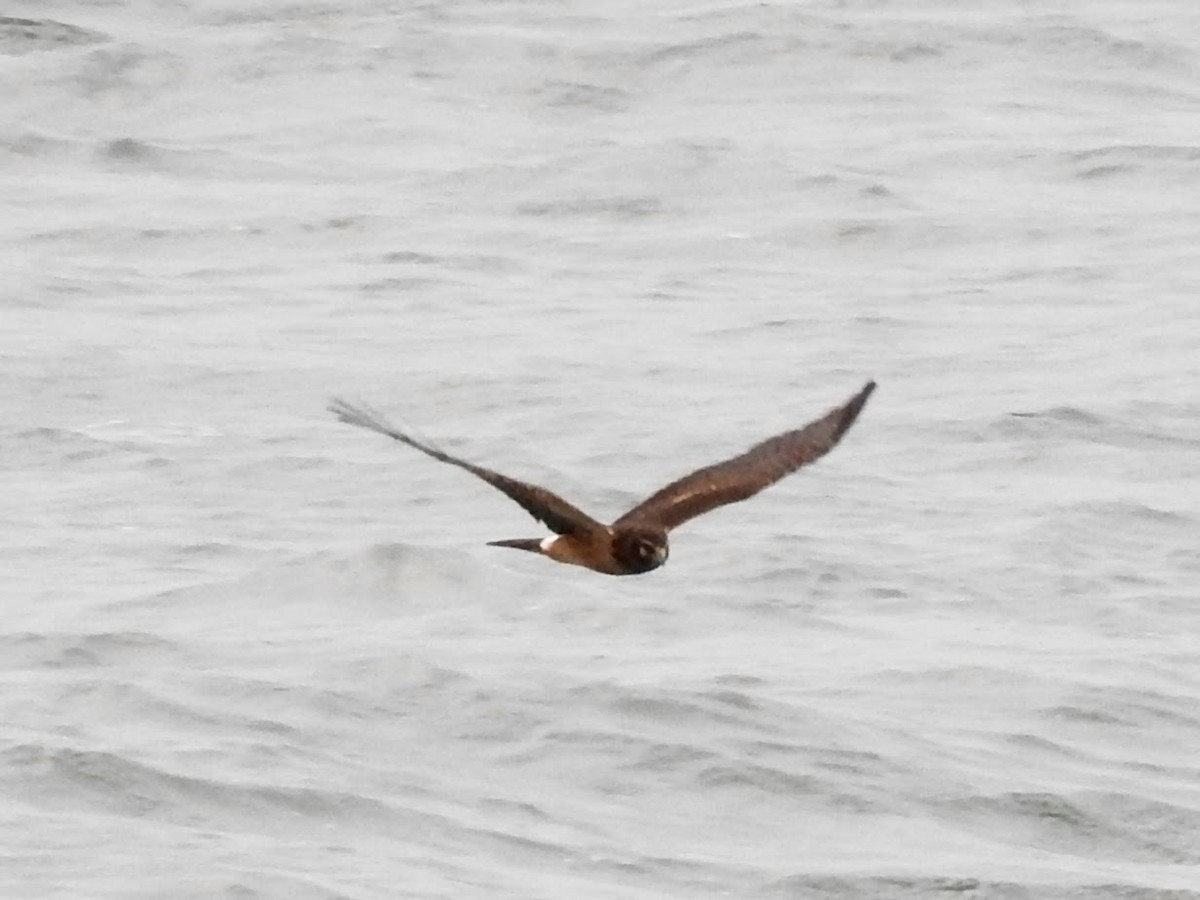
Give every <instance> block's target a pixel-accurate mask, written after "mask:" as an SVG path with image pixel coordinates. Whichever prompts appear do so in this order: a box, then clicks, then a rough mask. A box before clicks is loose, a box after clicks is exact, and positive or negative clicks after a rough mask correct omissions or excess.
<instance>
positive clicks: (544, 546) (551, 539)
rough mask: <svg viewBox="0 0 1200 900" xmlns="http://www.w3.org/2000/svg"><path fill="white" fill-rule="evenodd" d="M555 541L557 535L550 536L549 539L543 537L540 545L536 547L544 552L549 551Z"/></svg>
mask: <svg viewBox="0 0 1200 900" xmlns="http://www.w3.org/2000/svg"><path fill="white" fill-rule="evenodd" d="M557 540H558V535H557V534H552V535H550V537H544V538H542V542H541V543H540V544H538V546H539V547H540V548H541V549H542V550H543V551H545V550H549V549H550V548H551V547H552V546H554V542H555V541H557Z"/></svg>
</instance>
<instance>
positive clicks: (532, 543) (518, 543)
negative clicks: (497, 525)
mask: <svg viewBox="0 0 1200 900" xmlns="http://www.w3.org/2000/svg"><path fill="white" fill-rule="evenodd" d="M488 546H489V547H512V548H513V549H514V550H528V551H530V552H531V553H541V552H542V542H541V541H540V540H538V539H537V538H509V539H508V540H507V541H488Z"/></svg>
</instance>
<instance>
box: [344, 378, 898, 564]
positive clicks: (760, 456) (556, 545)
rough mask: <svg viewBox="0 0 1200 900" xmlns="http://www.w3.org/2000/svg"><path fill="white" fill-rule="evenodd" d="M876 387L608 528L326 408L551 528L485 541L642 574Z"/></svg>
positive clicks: (845, 425) (363, 415) (841, 429)
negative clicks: (464, 474) (672, 543)
mask: <svg viewBox="0 0 1200 900" xmlns="http://www.w3.org/2000/svg"><path fill="white" fill-rule="evenodd" d="M874 390H875V382H874V381H868V382H867V383H866V385H865V386H864V387H863V388H862V390H860V391H859V392H858V393H857V394H855V395H854V396H853V397H851V398H850V399H849V400H847V401H846V402H845V403H844V404H842V405H841V406H839V407H837V408H836V409H832V410H830V411H829V412H828V413H826V414H825V415H823V416H821V418H819V419H816V420H814V421H812V422H810V423H809V424H807V425H805V426H804V427H803V428H798V429H796V430H795V431H785V432H784V433H783V434H777V435H775V436H774V437H771V438H767V439H766V440H765V441H762V442H760V443H758V444H755V445H754V446H753V447H751V448H750V449H749V450H747V451H746V452H745V453H743V454H741V455H740V456H734V457H732V458H731V459H726V460H724V461H722V462H719V463H715V464H713V465H711V466H705V467H704V468H703V469H697V470H696V471H695V472H692V473H691V474H690V475H684V476H683V477H682V478H680V479H678V480H677V481H672V482H671V483H670V484H668V485H667V486H666V487H665V488H663V489H662V490H660V491H658V492H657V493H655V494H653V495H651V496H650V498H649V499H647V500H643V501H642V502H641V503H639V504H638V505H637V506H635V507H634V508H633V509H631V510H629V512H627V513H625V514H624V515H623V516H621V517H620V518H619V519H617V520H616V521H615V522H613V523H612V524H611V525H605V524H603V523H602V522H599V521H597V520H596V519H593V518H592V517H591V516H589V515H588V514H587V513H585V512H583V511H581V510H579V509H577V508H576V507H574V506H572V505H571V504H570V503H568V502H567V501H566V500H564V499H563V498H562V497H560V496H558V495H557V494H555V493H553V492H551V491H548V490H546V488H543V487H539V486H538V485H536V484H529V483H528V482H524V481H517V480H516V479H515V478H509V477H508V476H507V475H501V474H500V473H499V472H493V471H492V470H491V469H485V468H484V467H483V466H477V465H475V464H474V463H471V462H467V461H466V460H465V459H459V458H458V457H456V456H451V455H450V454H449V453H446V452H445V451H443V450H440V449H439V448H437V447H435V446H434V445H433V444H431V443H428V442H425V441H420V440H417V439H416V438H415V437H413V436H412V435H409V434H405V433H404V432H402V431H398V430H397V429H396V428H394V427H393V426H392V425H391V424H389V423H388V422H387V420H386V419H384V418H383V417H382V416H381V415H380V414H379V413H377V412H375V411H374V410H372V409H371V408H370V407H366V406H353V405H351V404H349V403H347V402H346V401H344V400H338V399H334V400H333V401H331V402H330V404H329V411H330V412H332V413H333V414H334V415H335V416H337V417H338V419H340V420H341V421H343V422H345V423H346V424H348V425H357V426H358V427H359V428H367V429H370V430H371V431H377V432H379V433H380V434H383V435H386V436H388V437H390V438H392V439H394V440H397V441H400V443H402V444H407V445H408V446H410V447H412V448H414V449H416V450H420V451H421V452H422V453H424V454H426V455H427V456H432V457H433V458H434V459H436V460H438V461H440V462H444V463H449V464H450V465H452V466H458V467H459V468H460V469H466V470H467V471H468V472H470V473H471V474H472V475H475V476H476V477H478V478H481V479H483V480H484V481H486V482H487V483H488V484H490V485H491V486H492V487H494V488H496V489H497V490H498V491H500V492H502V493H503V494H505V495H506V496H508V497H509V499H511V500H513V501H515V502H516V503H517V504H518V505H519V506H521V507H522V508H523V509H524V510H525V511H526V512H527V513H529V514H530V515H531V516H533V517H534V518H535V519H537V520H538V521H539V522H541V523H543V524H544V525H546V527H548V528H549V529H550V530H551V531H552V532H554V534H553V535H551V536H550V537H546V538H514V539H509V540H504V541H489V542H488V543H489V545H490V546H493V547H512V548H513V549H516V550H528V551H530V552H532V553H540V554H541V555H542V556H548V557H550V558H551V559H553V560H556V561H558V562H561V563H570V564H571V565H576V566H585V567H586V568H589V569H594V570H595V571H597V572H603V573H604V574H606V575H641V574H643V573H645V572H649V571H651V570H653V569H657V568H658V567H659V566H661V565H662V564H663V563H665V562H666V561H667V554H668V552H669V545H668V542H667V533H668V532H670V531H671V529H673V528H677V527H678V526H680V525H682V524H683V523H684V522H686V521H688V520H689V519H694V518H695V517H696V516H700V515H703V514H704V513H706V512H708V511H709V510H713V509H716V508H717V507H719V506H725V505H726V504H728V503H737V502H738V501H740V500H745V499H747V498H748V497H753V496H754V495H755V494H757V493H758V492H759V491H761V490H762V489H763V488H766V487H769V486H770V485H772V484H774V483H775V482H777V481H779V480H780V479H781V478H783V477H784V476H785V475H789V474H791V473H792V472H794V471H796V470H797V469H799V468H800V467H801V466H804V465H807V464H808V463H810V462H813V461H815V460H817V459H820V458H821V457H822V456H824V455H825V454H826V453H828V452H829V451H830V450H832V449H833V448H834V447H835V446H836V445H837V443H838V441H840V440H841V438H842V435H844V434H845V433H846V432H847V431H848V430H849V428H850V426H851V425H853V424H854V420H855V419H857V418H858V414H859V413H860V412H862V408H863V406H864V405H865V404H866V402H867V398H869V397H870V396H871V392H872V391H874Z"/></svg>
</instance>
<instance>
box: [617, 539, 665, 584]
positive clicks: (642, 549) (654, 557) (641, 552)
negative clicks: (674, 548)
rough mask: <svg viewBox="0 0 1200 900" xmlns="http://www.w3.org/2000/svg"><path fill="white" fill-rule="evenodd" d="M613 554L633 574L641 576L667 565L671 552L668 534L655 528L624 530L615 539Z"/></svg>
mask: <svg viewBox="0 0 1200 900" xmlns="http://www.w3.org/2000/svg"><path fill="white" fill-rule="evenodd" d="M613 552H614V555H615V556H616V557H617V560H618V561H619V562H620V563H621V564H622V565H624V566H625V567H626V568H627V569H628V570H629V571H630V573H631V574H635V575H640V574H642V573H643V572H649V571H651V570H652V569H657V568H658V567H659V566H661V565H662V564H663V563H665V562H666V561H667V555H668V553H669V552H670V551H669V548H668V546H667V535H666V532H663V531H659V530H657V529H653V528H623V529H621V530H619V531H618V532H617V534H616V535H615V536H614V538H613Z"/></svg>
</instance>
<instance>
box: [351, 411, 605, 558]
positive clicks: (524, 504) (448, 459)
mask: <svg viewBox="0 0 1200 900" xmlns="http://www.w3.org/2000/svg"><path fill="white" fill-rule="evenodd" d="M329 411H330V412H331V413H333V414H334V415H335V416H337V417H338V418H339V419H340V420H341V421H343V422H345V423H346V424H347V425H357V426H358V427H359V428H367V429H370V430H371V431H377V432H379V433H380V434H383V435H387V436H388V437H390V438H392V439H393V440H397V441H399V442H400V443H402V444H408V446H410V447H412V448H414V449H416V450H420V451H421V452H422V453H424V454H425V455H427V456H432V457H433V458H434V459H436V460H438V461H439V462H444V463H449V464H450V465H452V466H458V467H459V468H460V469H466V470H467V471H468V472H470V473H471V474H472V475H474V476H476V477H477V478H482V479H483V480H484V481H486V482H487V483H488V484H490V485H491V486H492V487H494V488H496V490H498V491H501V492H502V493H504V494H505V495H506V496H507V497H508V498H509V499H511V500H514V501H515V502H516V503H517V504H519V505H520V506H521V508H522V509H524V510H525V511H526V512H527V513H529V514H530V515H531V516H533V517H534V518H535V519H537V520H538V521H539V522H544V523H545V524H546V526H547V527H548V528H549V529H550V530H551V531H553V532H554V533H555V534H573V535H578V536H583V535H587V534H591V533H593V532H595V531H597V530H599V531H603V530H605V528H604V526H603V525H602V524H600V523H599V522H597V521H596V520H595V519H593V518H592V517H591V516H589V515H588V514H587V513H585V512H582V511H581V510H578V509H576V508H575V507H574V506H572V505H571V504H570V503H568V502H567V501H566V500H564V499H563V498H562V497H560V496H558V495H557V494H555V493H553V492H551V491H548V490H546V489H545V488H541V487H538V486H537V485H536V484H526V483H525V482H524V481H517V480H516V479H515V478H509V477H507V476H505V475H501V474H500V473H499V472H493V471H492V470H491V469H485V468H484V467H483V466H477V465H475V464H474V463H469V462H467V461H466V460H465V459H459V458H458V457H456V456H451V455H450V454H449V453H446V452H444V451H442V450H439V449H438V448H437V447H434V446H432V445H431V444H426V443H422V442H421V441H418V440H417V439H416V438H413V437H410V436H409V435H407V434H405V433H404V432H402V431H398V430H397V429H396V428H394V427H393V426H392V425H391V424H389V423H388V421H387V420H386V419H384V418H383V416H381V415H380V414H379V413H378V412H376V411H375V410H373V409H371V408H370V407H367V406H353V405H351V404H349V403H347V402H346V401H345V400H339V399H336V398H335V399H333V400H332V401H330V403H329Z"/></svg>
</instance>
